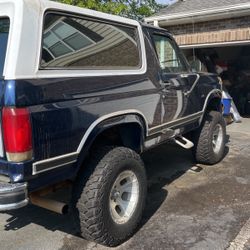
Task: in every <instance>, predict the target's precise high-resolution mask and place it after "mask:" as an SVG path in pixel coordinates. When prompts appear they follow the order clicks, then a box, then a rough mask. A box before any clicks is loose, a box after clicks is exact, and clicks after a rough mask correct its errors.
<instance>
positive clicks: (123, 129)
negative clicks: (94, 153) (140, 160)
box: [91, 123, 144, 152]
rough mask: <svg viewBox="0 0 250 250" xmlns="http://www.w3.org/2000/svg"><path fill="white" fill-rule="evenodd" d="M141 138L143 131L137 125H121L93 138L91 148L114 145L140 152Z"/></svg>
mask: <svg viewBox="0 0 250 250" xmlns="http://www.w3.org/2000/svg"><path fill="white" fill-rule="evenodd" d="M143 138H144V135H143V129H142V128H141V127H140V125H139V124H137V123H128V124H121V125H116V126H113V127H111V128H107V129H105V130H104V131H102V132H101V133H100V134H99V135H98V136H97V137H96V138H95V140H94V142H93V144H92V147H100V146H107V145H115V146H124V147H127V148H131V149H133V150H134V151H136V152H141V146H142V143H143ZM92 147H91V148H92Z"/></svg>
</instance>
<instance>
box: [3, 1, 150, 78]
mask: <svg viewBox="0 0 250 250" xmlns="http://www.w3.org/2000/svg"><path fill="white" fill-rule="evenodd" d="M47 10H54V11H63V12H71V13H74V14H80V15H85V16H89V17H98V18H101V19H105V20H111V21H115V22H119V23H124V24H128V25H133V26H137V27H138V28H139V27H140V23H139V22H137V21H135V20H132V19H128V18H123V17H120V16H115V15H110V14H105V13H102V12H98V11H94V10H89V9H85V8H80V7H75V6H71V5H67V4H61V3H57V2H54V1H47V0H0V17H6V16H7V17H9V18H10V31H9V42H8V47H7V53H6V60H5V67H4V72H3V73H4V74H3V75H4V77H5V79H28V78H39V77H42V76H41V75H42V74H44V71H43V73H42V72H39V70H38V69H39V61H40V49H41V48H40V47H41V39H42V27H43V16H44V13H45V12H46V11H47ZM141 32H142V31H141V28H139V33H141ZM140 37H142V33H141V34H140ZM143 48H144V44H142V49H143ZM144 56H145V55H144ZM74 72H75V73H74V75H75V76H77V70H76V71H74ZM81 72H82V70H79V76H81V75H82V73H81ZM53 73H54V75H53V74H51V75H50V76H51V77H57V76H59V75H60V76H61V75H62V71H60V72H58V71H57V70H54V71H53ZM106 73H108V72H107V71H106ZM39 74H41V75H39ZM45 77H46V76H45ZM47 77H49V76H47Z"/></svg>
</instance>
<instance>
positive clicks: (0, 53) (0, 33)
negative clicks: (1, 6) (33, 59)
mask: <svg viewBox="0 0 250 250" xmlns="http://www.w3.org/2000/svg"><path fill="white" fill-rule="evenodd" d="M9 27H10V20H9V19H8V18H0V79H1V78H2V77H3V69H4V62H5V56H6V49H7V42H8V36H9Z"/></svg>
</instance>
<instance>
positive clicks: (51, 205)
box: [30, 194, 69, 215]
mask: <svg viewBox="0 0 250 250" xmlns="http://www.w3.org/2000/svg"><path fill="white" fill-rule="evenodd" d="M30 201H31V203H32V204H33V205H36V206H38V207H42V208H45V209H48V210H50V211H52V212H55V213H58V214H63V215H64V214H67V213H68V211H69V206H68V205H67V204H65V203H63V202H59V201H55V200H51V199H47V198H43V197H41V196H39V195H37V194H31V195H30Z"/></svg>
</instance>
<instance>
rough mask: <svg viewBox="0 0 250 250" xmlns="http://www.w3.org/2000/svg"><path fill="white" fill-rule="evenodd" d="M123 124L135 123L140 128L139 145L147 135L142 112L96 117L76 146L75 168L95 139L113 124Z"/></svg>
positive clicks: (80, 162)
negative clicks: (76, 158)
mask: <svg viewBox="0 0 250 250" xmlns="http://www.w3.org/2000/svg"><path fill="white" fill-rule="evenodd" d="M125 124H137V125H138V126H139V127H140V130H141V147H142V146H143V143H144V140H145V138H146V137H147V135H148V123H147V120H146V118H145V117H144V115H143V114H142V113H137V112H135V113H133V112H132V113H126V114H118V115H110V116H109V115H108V116H104V117H103V118H102V117H101V118H99V119H97V120H96V121H95V122H94V123H93V124H92V125H91V126H90V127H89V129H88V130H87V132H86V133H85V135H84V137H83V139H82V141H81V143H80V145H79V147H78V153H79V155H78V161H77V169H79V168H80V167H81V165H82V163H83V161H84V160H85V157H86V155H87V154H88V151H89V149H90V148H91V146H92V145H93V143H94V141H95V139H96V138H97V137H98V136H99V135H100V134H101V133H103V132H104V131H105V130H107V129H110V128H112V127H115V126H119V125H125Z"/></svg>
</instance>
